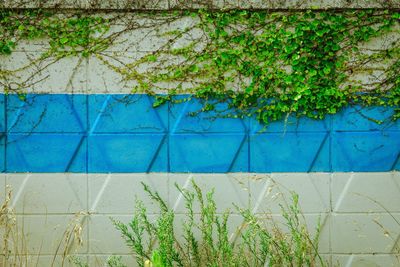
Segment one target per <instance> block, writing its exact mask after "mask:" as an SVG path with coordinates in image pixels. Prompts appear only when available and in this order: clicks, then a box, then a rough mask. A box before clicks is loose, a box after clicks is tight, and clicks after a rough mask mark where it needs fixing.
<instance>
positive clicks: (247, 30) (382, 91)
mask: <svg viewBox="0 0 400 267" xmlns="http://www.w3.org/2000/svg"><path fill="white" fill-rule="evenodd" d="M137 15H138V16H140V15H141V14H137ZM147 15H148V14H147ZM153 15H155V16H158V17H157V18H158V20H159V23H158V24H157V23H156V25H150V24H149V25H146V27H147V28H150V27H154V28H157V27H160V25H162V24H165V23H170V22H174V20H175V22H178V23H179V20H181V19H182V20H184V19H186V18H190V19H191V20H192V21H193V22H194V24H191V25H189V26H184V27H180V28H179V29H174V30H172V31H169V32H162V31H159V32H160V35H161V36H160V37H162V38H168V39H169V41H168V42H167V43H166V44H165V45H163V46H162V47H161V48H160V49H158V50H157V51H154V52H150V53H148V54H147V55H146V56H144V57H142V58H140V59H139V60H136V61H135V62H132V63H129V64H122V67H121V66H118V67H115V66H111V64H109V62H107V60H106V59H105V58H106V57H105V55H104V54H103V53H102V52H103V51H104V50H106V49H107V47H109V46H110V45H111V44H112V43H113V41H114V40H113V38H112V37H110V36H112V35H109V34H108V30H109V28H110V23H111V21H110V19H106V18H104V16H94V15H90V14H89V13H85V12H81V13H76V12H75V13H71V14H55V13H51V12H47V11H42V10H39V9H38V10H35V9H33V10H26V11H22V12H21V11H19V12H16V11H13V10H0V55H8V54H10V53H12V51H13V50H14V49H15V47H16V45H18V43H19V42H20V41H21V40H31V39H38V38H42V39H43V40H46V41H47V42H48V44H49V49H48V50H47V51H46V52H44V53H43V55H42V56H41V59H45V58H50V57H54V58H55V59H56V60H57V59H60V58H63V57H66V56H83V57H87V56H89V55H95V56H97V57H98V58H100V59H102V60H103V62H104V63H106V64H108V65H109V66H111V67H112V69H113V70H114V71H116V72H118V73H120V74H121V75H122V76H123V79H124V80H127V81H128V80H134V81H135V82H136V83H137V84H138V86H136V87H135V88H133V90H132V92H145V93H148V94H151V95H155V97H156V102H155V104H154V106H155V107H157V106H159V105H162V104H164V103H166V102H167V101H172V102H173V103H179V102H182V101H185V100H189V99H190V98H191V97H195V98H198V99H201V100H202V101H203V107H202V108H201V109H200V110H199V112H207V111H212V112H216V113H217V114H218V116H225V117H240V118H242V117H245V116H255V117H256V118H257V119H258V120H259V121H260V122H262V123H265V124H268V123H269V122H272V121H276V120H281V119H283V118H286V117H287V116H288V115H293V116H297V117H300V116H306V117H309V118H313V119H323V118H324V117H325V116H326V115H327V114H335V113H337V112H338V111H340V110H341V109H342V108H343V107H346V106H348V105H360V106H390V107H393V109H394V111H395V112H394V115H393V116H392V118H391V119H393V120H396V119H398V118H400V107H399V104H400V75H399V73H400V37H399V36H400V12H399V11H395V10H391V11H388V10H387V11H384V10H373V9H367V10H353V11H337V10H336V11H333V10H332V11H313V10H309V11H301V12H296V11H293V12H269V11H255V10H228V11H215V10H196V11H175V12H171V11H165V12H164V13H161V14H160V13H156V14H151V15H150V17H151V16H153ZM147 18H149V16H147ZM163 20H165V23H163ZM182 25H185V23H182ZM125 26H126V29H123V30H122V31H127V30H129V29H132V25H125ZM133 28H134V27H133ZM155 30H156V31H158V29H155ZM199 32H200V35H201V36H200V37H193V38H192V34H194V35H196V34H197V35H198V34H199ZM393 33H394V34H393ZM118 34H119V33H116V34H115V36H116V35H118ZM391 34H393V35H392V41H391V43H390V44H385V45H382V46H380V47H378V48H372V49H369V48H367V49H366V48H365V47H364V46H368V43H369V42H371V41H374V40H375V41H376V40H382V39H383V38H385V36H387V35H391ZM115 36H114V37H115ZM393 36H395V37H393ZM188 38H189V39H190V38H192V40H191V41H190V42H189V43H187V42H186V43H185V42H184V43H185V44H184V45H179V42H180V41H181V40H182V39H188ZM121 63H122V62H121V61H118V64H119V65H121ZM148 66H152V67H150V68H148ZM143 69H148V70H147V71H143ZM12 74H14V72H7V71H1V70H0V78H2V79H3V78H4V77H5V78H7V80H10V77H9V76H10V75H12ZM363 75H364V76H369V77H374V79H375V80H374V81H372V82H371V81H369V82H365V81H363V79H359V78H358V77H360V76H363ZM5 78H4V79H5ZM165 84H169V87H170V86H171V85H172V86H173V88H172V89H168V90H167V91H166V90H164V89H165V88H162V86H161V85H165ZM27 86H29V85H26V84H23V86H21V87H22V88H26V87H27ZM160 90H162V91H166V94H163V95H160V94H157V93H158V92H159V91H160ZM177 94H188V95H189V97H188V98H186V99H179V100H177V98H175V97H174V96H175V95H177ZM213 114H214V113H213Z"/></svg>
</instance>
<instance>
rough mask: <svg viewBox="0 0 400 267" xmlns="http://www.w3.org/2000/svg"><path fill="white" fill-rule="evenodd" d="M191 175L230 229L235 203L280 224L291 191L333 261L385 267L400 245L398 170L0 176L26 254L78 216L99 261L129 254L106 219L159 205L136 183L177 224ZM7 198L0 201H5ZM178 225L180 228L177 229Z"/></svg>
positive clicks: (55, 238) (88, 253)
mask: <svg viewBox="0 0 400 267" xmlns="http://www.w3.org/2000/svg"><path fill="white" fill-rule="evenodd" d="M192 180H194V181H195V182H196V183H197V184H198V185H199V186H200V187H201V188H202V189H203V191H204V192H207V191H210V190H211V189H212V188H214V190H215V193H214V194H215V200H216V203H217V207H218V209H217V211H218V212H223V211H224V210H226V209H228V208H230V209H231V211H232V213H233V215H232V218H231V224H232V227H231V229H232V231H233V230H234V229H235V228H234V227H235V225H240V223H241V218H240V216H239V215H238V211H236V210H235V209H234V208H233V205H232V203H236V204H237V205H238V206H239V207H241V208H249V209H251V210H253V211H254V212H256V213H258V214H259V215H260V216H261V215H262V214H268V215H271V216H272V217H273V218H274V220H275V221H277V222H279V221H282V216H281V214H280V212H281V208H280V206H279V205H280V204H282V205H287V203H290V198H291V192H292V191H293V192H296V193H297V194H298V195H299V203H300V207H301V210H302V213H303V214H304V218H305V221H306V222H307V225H308V227H309V229H310V231H311V233H312V232H313V231H314V229H315V227H316V223H317V221H318V218H320V220H321V225H322V231H321V239H320V252H321V253H323V254H326V256H327V257H328V258H329V259H331V260H332V261H333V262H340V263H341V264H342V265H343V264H344V266H366V265H360V264H361V263H365V262H366V261H370V262H380V263H383V262H384V263H387V264H389V263H390V262H392V261H393V257H394V256H393V255H392V254H393V253H395V252H396V249H398V248H399V245H400V244H399V238H400V224H399V222H400V173H399V172H390V173H333V174H329V173H308V174H307V173H279V174H278V173H273V174H248V173H235V174H166V173H150V174H64V173H59V174H39V173H30V174H3V175H2V176H0V182H1V184H2V185H3V188H4V191H3V192H4V193H5V192H6V190H7V188H6V185H7V186H8V187H11V188H12V192H13V193H12V200H11V207H12V208H14V209H15V211H16V214H17V218H18V223H19V227H20V228H21V229H22V230H23V232H24V234H25V236H26V239H27V240H28V242H27V244H28V254H36V253H39V252H40V255H41V256H42V258H41V259H40V260H44V261H45V260H46V257H45V255H52V254H54V253H55V251H56V248H57V245H58V244H59V243H60V242H61V240H62V237H63V235H64V231H65V229H67V228H68V226H71V222H73V221H74V218H79V220H78V221H79V223H80V224H82V227H83V229H82V231H83V241H84V244H83V246H82V248H81V249H80V250H79V251H78V253H80V254H82V255H84V257H90V260H99V258H98V257H97V256H98V255H100V256H101V255H102V256H101V257H100V259H101V258H105V256H106V255H109V254H121V255H127V256H126V257H127V258H129V256H128V255H129V252H130V251H129V249H128V248H127V247H126V245H125V244H124V241H123V240H122V239H121V237H120V234H119V232H118V231H117V230H116V229H115V228H114V226H113V225H112V223H111V220H110V217H112V218H114V219H117V220H121V221H123V222H129V220H131V218H132V213H133V209H134V206H135V198H138V199H141V200H143V201H144V203H145V205H146V206H147V207H148V208H149V209H148V212H149V213H152V214H154V216H156V215H157V213H158V212H159V210H158V208H157V206H156V205H154V203H153V202H152V201H151V200H150V198H149V197H148V195H147V194H146V192H144V190H143V187H142V185H141V182H144V183H146V184H148V185H150V186H151V187H152V188H153V189H155V190H157V191H158V192H159V194H160V196H161V197H162V198H164V199H165V200H166V201H167V203H168V205H169V207H170V208H171V209H174V210H175V212H176V214H177V215H176V216H177V223H179V221H180V220H181V219H183V218H184V217H185V212H186V211H185V208H184V203H183V197H182V195H181V194H180V193H179V191H178V190H177V189H176V187H175V184H177V185H179V186H180V187H181V188H186V189H191V187H192V184H191V181H192ZM4 195H5V194H2V196H1V198H2V199H1V200H4ZM194 210H195V212H196V211H197V212H198V211H199V206H195V207H194ZM77 214H78V215H77ZM179 229H180V228H179V227H177V233H178V234H179ZM314 232H315V231H314ZM58 253H60V254H61V253H62V251H61V250H59V251H58ZM353 254H354V255H353ZM372 254H379V255H374V256H372ZM96 255H97V256H96ZM95 256H96V257H95ZM331 256H332V258H331ZM357 264H358V265H357ZM373 266H374V265H373ZM378 266H390V264H389V265H380V264H378Z"/></svg>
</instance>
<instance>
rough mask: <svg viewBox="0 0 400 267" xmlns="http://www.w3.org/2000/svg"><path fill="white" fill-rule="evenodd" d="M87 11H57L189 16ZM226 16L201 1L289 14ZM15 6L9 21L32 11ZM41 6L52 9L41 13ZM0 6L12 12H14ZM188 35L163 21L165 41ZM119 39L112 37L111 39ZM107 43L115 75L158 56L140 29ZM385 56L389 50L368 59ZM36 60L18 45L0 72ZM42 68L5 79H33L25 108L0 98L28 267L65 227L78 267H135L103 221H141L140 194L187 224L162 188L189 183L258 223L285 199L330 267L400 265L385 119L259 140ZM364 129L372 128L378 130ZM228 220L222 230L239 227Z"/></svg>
mask: <svg viewBox="0 0 400 267" xmlns="http://www.w3.org/2000/svg"><path fill="white" fill-rule="evenodd" d="M39 2H40V1H39ZM98 2H99V3H97V2H94V1H78V2H77V1H71V3H67V2H65V1H62V2H60V3H58V4H61V6H62V5H64V6H62V7H65V8H72V7H77V6H76V5H77V4H78V7H80V8H88V7H93V5H99V6H97V7H98V8H100V9H101V8H105V9H119V8H121V7H126V8H128V9H133V10H134V9H146V8H148V9H169V8H178V6H177V4H179V5H180V6H179V7H184V8H186V7H187V6H189V7H195V8H196V7H197V6H196V5H195V3H189V4H188V3H185V5H183V6H182V3H179V1H176V2H175V1H153V2H152V1H148V2H146V3H145V5H144V6H143V5H134V3H129V1H128V2H127V3H124V4H125V6H124V4H120V2H116V3H118V5H116V4H113V5H106V4H104V2H103V1H98ZM100 2H101V3H100ZM228 2H229V3H227V2H223V1H213V3H214V4H216V6H218V5H219V6H221V7H227V6H232V7H237V6H239V7H244V8H249V7H253V8H277V9H280V8H284V9H285V8H293V7H294V5H293V1H279V2H278V1H277V2H274V1H246V2H242V1H228ZM314 2H316V1H314ZM314 2H313V3H311V1H304V2H302V3H300V4H301V5H299V3H297V2H296V7H297V8H307V7H318V8H348V7H350V8H351V7H357V8H368V7H388V6H390V7H393V6H394V7H395V6H396V5H399V6H400V3H399V2H398V1H383V2H379V3H378V2H377V1H319V2H318V3H317V2H316V3H314ZM21 3H22V4H21V5H19V7H21V8H24V7H30V6H29V4H31V5H32V4H37V3H35V2H34V1H30V2H29V3H28V2H26V3H23V1H22V2H21ZM40 3H41V4H42V5H44V6H45V7H46V5H48V6H47V7H53V5H54V3H53V1H41V2H40ZM2 4H3V5H8V6H10V5H11V4H13V5H14V6H13V7H15V4H16V2H14V1H13V2H10V1H9V2H7V1H6V2H5V3H2ZM25 4H28V5H25ZM126 4H127V6H126ZM80 5H82V6H80ZM121 5H122V6H121ZM249 5H250V6H249ZM95 7H96V6H95ZM124 19H129V20H132V21H136V22H137V23H138V24H139V25H140V23H141V20H142V21H144V20H145V19H143V18H140V17H138V16H137V15H136V14H135V13H133V14H129V15H127V17H125V18H124ZM190 23H191V22H190V21H185V22H184V23H183V21H175V22H173V23H171V24H167V25H165V26H164V27H165V29H174V27H185V25H188V24H190ZM117 28H118V25H114V26H113V28H112V29H111V31H113V29H115V30H116V29H117ZM119 38H120V39H118V40H117V44H116V45H113V46H112V47H110V48H109V49H108V50H107V51H105V52H104V53H105V54H107V53H108V55H110V56H112V57H114V58H117V59H118V60H122V62H130V61H132V60H134V59H137V58H140V57H142V56H144V55H145V53H146V52H149V51H154V50H156V49H157V48H158V47H160V46H161V45H163V44H165V42H168V39H166V38H161V37H159V36H157V34H156V32H154V31H153V30H152V29H147V28H140V27H139V28H137V29H135V30H134V31H132V32H127V33H125V34H123V35H122V36H120V37H119ZM196 38H198V39H199V40H201V38H202V36H201V35H198V36H197V37H196ZM180 42H183V41H182V40H180V41H179V42H177V43H176V45H177V46H179V45H180V44H181V43H180ZM199 43H200V44H201V42H199ZM389 43H390V38H389V39H380V40H374V41H373V42H372V43H371V44H370V45H372V46H374V45H375V46H376V45H378V46H380V47H385V45H388V44H389ZM46 48H47V45H46V42H43V40H35V41H29V42H25V43H22V44H21V45H19V46H18V47H17V48H16V51H15V52H14V53H13V54H12V55H11V56H0V68H1V69H3V70H4V69H6V70H18V69H20V68H21V67H23V66H26V64H27V63H28V62H29V61H30V60H32V59H34V58H38V57H39V56H40V55H41V54H42V53H43V51H45V50H46ZM46 63H51V64H48V66H46V67H45V68H42V66H35V65H33V66H30V67H29V68H27V69H26V68H24V69H23V70H22V71H17V73H18V75H17V76H19V77H20V79H21V81H23V80H24V79H26V78H27V77H30V76H31V75H32V73H35V71H37V70H40V71H39V73H38V74H37V75H35V76H34V77H33V78H32V79H33V80H31V81H30V83H28V84H27V86H26V88H25V91H26V92H27V93H28V95H27V98H26V100H25V101H21V100H20V99H19V98H18V97H17V96H16V95H13V94H10V95H6V94H4V93H3V94H1V95H0V132H1V138H0V144H1V146H0V169H1V171H2V174H1V175H0V189H1V190H2V191H3V192H4V194H1V200H4V195H5V193H6V190H7V188H6V186H7V185H9V186H11V188H12V190H13V200H12V203H11V205H12V207H13V208H15V211H16V214H17V218H18V222H19V227H21V229H23V232H24V233H25V234H26V238H27V241H28V243H27V244H28V251H27V252H28V254H29V255H30V257H32V259H33V261H36V260H38V261H39V264H38V266H50V264H51V262H52V260H53V254H54V253H55V251H56V248H57V245H58V244H59V242H60V240H61V239H62V235H63V232H64V230H65V229H66V228H67V227H68V224H69V223H70V222H71V220H74V218H76V216H78V220H80V222H81V223H82V225H83V226H84V228H83V237H84V240H83V241H84V243H83V246H82V248H80V249H79V251H78V252H77V253H78V255H80V256H82V258H84V259H86V260H87V261H88V262H89V266H103V265H104V261H105V259H106V258H107V257H108V256H109V255H110V254H119V255H123V259H124V261H125V262H126V263H128V264H131V265H129V266H135V264H134V260H133V258H132V255H131V253H130V251H129V250H128V249H127V247H126V246H125V244H124V243H123V240H122V239H121V238H120V235H119V233H118V232H117V230H115V229H114V228H113V226H112V224H111V221H110V219H109V218H110V217H112V218H115V219H119V220H121V221H124V222H128V221H129V220H130V219H131V217H132V211H133V207H134V200H135V196H137V197H138V198H140V199H143V200H144V201H145V203H146V204H148V205H149V206H150V207H153V206H151V204H152V203H151V201H150V200H149V198H148V197H147V195H146V194H145V192H144V191H143V189H142V186H141V184H140V182H142V181H143V182H145V183H147V184H149V185H151V186H152V187H153V188H155V189H157V190H158V192H159V193H160V194H161V196H162V197H164V198H165V199H166V200H167V201H168V204H169V206H170V207H171V208H173V209H174V210H175V211H176V212H177V217H178V221H179V217H181V218H182V217H183V216H184V213H185V210H184V207H183V205H182V197H181V196H180V194H179V192H178V191H177V190H176V189H175V187H174V184H175V183H177V184H179V185H181V186H182V187H186V188H187V187H190V180H192V179H194V180H195V181H196V182H197V183H198V184H199V185H200V186H201V187H202V188H203V189H204V190H209V189H211V188H215V197H216V200H217V204H218V208H219V209H220V211H223V210H224V209H225V208H231V207H232V205H231V203H232V202H234V203H236V204H238V205H239V206H241V207H248V208H250V209H252V210H253V211H254V212H256V213H259V214H262V213H264V212H268V213H269V214H272V215H273V217H274V218H276V219H277V220H279V218H280V208H279V203H284V202H285V200H287V199H288V198H289V197H290V193H289V192H290V191H291V190H293V191H295V192H297V193H298V194H299V196H300V205H301V208H302V212H303V213H304V217H305V219H306V221H307V223H308V225H309V226H310V229H313V228H314V227H315V224H316V222H317V219H318V217H321V222H322V232H321V243H320V250H321V253H322V255H323V256H324V258H325V259H327V260H328V261H329V262H330V264H331V265H332V266H335V265H336V264H340V266H399V265H400V262H399V259H398V258H396V253H398V250H397V252H396V248H397V249H398V248H399V247H400V225H399V224H398V222H399V221H400V173H399V170H400V123H399V122H397V123H393V122H390V121H385V118H387V117H388V116H389V115H390V114H391V113H392V112H393V110H392V109H383V108H377V107H371V108H369V109H360V108H358V107H353V108H349V109H346V110H343V111H342V112H341V113H339V114H337V115H335V116H328V117H327V118H326V119H325V120H322V121H313V120H307V119H300V120H296V119H294V118H290V117H289V118H288V120H287V121H286V122H276V123H273V124H271V125H270V126H269V127H268V128H266V129H264V128H263V127H262V126H261V125H259V124H258V123H257V122H256V121H255V120H253V119H251V118H249V119H246V120H239V119H237V120H233V119H220V118H215V117H213V114H201V115H199V116H198V117H190V116H188V112H190V111H194V110H196V109H198V108H199V103H198V102H196V101H189V102H186V103H184V104H181V105H165V106H162V107H160V108H157V109H153V108H152V107H151V105H152V102H153V101H154V99H153V98H152V97H149V96H145V95H128V94H129V93H130V92H131V88H132V86H133V85H134V81H133V82H131V81H129V82H126V81H124V80H123V79H122V77H121V76H120V75H119V74H117V73H115V72H114V71H112V70H111V69H110V68H108V67H107V66H104V65H103V64H102V63H101V61H100V60H99V59H98V58H96V57H89V58H77V57H70V58H64V59H61V60H59V61H55V62H51V61H49V62H45V63H44V64H45V65H46ZM114 63H115V64H119V63H118V61H115V62H114ZM366 79H368V77H366ZM2 82H5V83H7V82H9V81H2ZM9 85H12V83H10V84H9ZM169 88H171V85H166V90H168V89H169ZM0 89H1V90H2V92H4V88H0ZM181 97H183V96H181ZM370 118H373V119H378V120H384V123H383V124H380V125H378V124H376V123H374V122H372V121H371V120H370ZM149 212H150V213H154V214H157V213H158V210H157V209H156V208H150V210H149ZM77 213H78V215H76V214H77ZM233 213H234V214H233V216H232V225H235V223H240V220H239V219H238V218H239V216H238V214H237V213H236V212H233ZM79 214H80V215H79ZM178 231H179V229H178ZM39 251H40V256H37V254H38V252H39ZM397 256H398V255H397ZM0 258H1V259H3V260H4V257H0ZM57 260H59V259H57ZM0 262H1V261H0ZM0 265H1V264H0Z"/></svg>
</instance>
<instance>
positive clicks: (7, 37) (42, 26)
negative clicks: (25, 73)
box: [0, 10, 109, 58]
mask: <svg viewBox="0 0 400 267" xmlns="http://www.w3.org/2000/svg"><path fill="white" fill-rule="evenodd" d="M108 28H109V25H108V22H107V19H105V18H103V17H100V16H89V15H87V14H74V15H72V16H68V15H65V14H64V15H58V14H54V13H51V12H46V11H42V10H27V11H24V12H15V11H12V10H0V55H2V54H3V55H9V54H11V53H12V51H13V49H14V48H15V47H16V45H17V44H18V43H19V42H20V41H22V40H32V39H39V38H41V39H43V40H46V41H47V42H48V44H49V46H50V48H49V50H48V51H47V52H46V53H45V54H44V55H43V56H55V57H58V58H60V57H65V56H69V55H82V56H88V55H90V54H93V53H95V52H97V51H101V50H102V49H104V48H105V47H107V45H108V44H107V42H106V41H105V39H104V38H102V34H104V33H105V32H107V30H108Z"/></svg>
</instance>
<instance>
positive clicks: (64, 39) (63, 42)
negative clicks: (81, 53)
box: [60, 37, 69, 44]
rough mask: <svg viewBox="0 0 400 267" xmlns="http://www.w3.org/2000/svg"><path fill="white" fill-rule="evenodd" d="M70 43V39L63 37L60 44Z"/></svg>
mask: <svg viewBox="0 0 400 267" xmlns="http://www.w3.org/2000/svg"><path fill="white" fill-rule="evenodd" d="M68 41H69V39H68V38H67V37H62V38H61V39H60V43H61V44H66V43H67V42H68Z"/></svg>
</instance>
